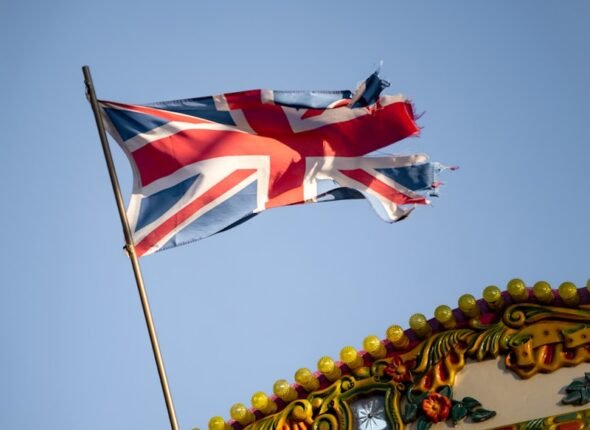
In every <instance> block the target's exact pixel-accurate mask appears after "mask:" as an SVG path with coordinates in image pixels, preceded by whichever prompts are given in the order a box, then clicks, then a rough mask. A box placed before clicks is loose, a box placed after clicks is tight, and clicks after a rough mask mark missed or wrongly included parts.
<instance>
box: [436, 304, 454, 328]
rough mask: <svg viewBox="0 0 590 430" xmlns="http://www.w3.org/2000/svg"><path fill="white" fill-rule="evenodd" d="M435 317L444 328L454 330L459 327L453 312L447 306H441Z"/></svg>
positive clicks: (437, 309)
mask: <svg viewBox="0 0 590 430" xmlns="http://www.w3.org/2000/svg"><path fill="white" fill-rule="evenodd" d="M434 317H435V318H436V320H437V321H438V322H439V323H441V324H442V326H443V327H444V328H447V329H448V328H453V327H455V326H456V325H457V323H456V322H455V317H454V316H453V310H452V309H451V308H450V307H448V306H447V305H440V306H438V307H437V308H436V309H435V310H434Z"/></svg>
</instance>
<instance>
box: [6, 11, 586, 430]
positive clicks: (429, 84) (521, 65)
mask: <svg viewBox="0 0 590 430" xmlns="http://www.w3.org/2000/svg"><path fill="white" fill-rule="evenodd" d="M588 22H590V4H589V3H588V2H585V1H569V2H558V1H547V2H537V1H520V2H512V1H496V2H487V3H484V2H471V1H449V2H424V1H414V2H399V1H390V0H387V1H385V0H383V1H375V2H370V3H369V2H366V3H361V2H358V3H357V2H350V1H326V2H320V1H313V2H312V1H302V2H289V1H251V2H242V1H233V2H229V1H216V2H213V1H202V2H195V1H170V2H165V3H164V2H155V1H152V0H146V1H128V2H124V1H114V0H104V1H100V2H96V1H95V2H90V1H74V0H71V1H63V0H55V1H51V2H46V1H40V0H38V1H28V0H23V1H3V2H2V3H1V5H0V52H2V64H1V66H0V77H1V79H0V95H1V97H2V103H1V104H0V118H2V124H3V135H2V156H1V157H0V163H1V169H0V179H1V182H2V196H3V206H2V207H3V210H2V211H1V212H0V219H1V221H2V226H3V229H2V237H3V242H4V243H3V246H2V250H1V251H0V264H1V270H0V340H1V342H2V343H1V344H2V353H1V354H0V369H2V372H3V378H2V379H3V381H2V384H0V405H2V406H1V407H0V428H3V429H19V430H21V429H22V430H28V429H31V430H33V429H35V430H36V429H40V428H43V429H57V428H60V429H82V428H84V429H88V430H91V429H106V428H108V429H139V428H141V429H145V430H148V429H164V428H167V425H168V421H167V416H166V412H165V408H164V402H163V399H162V395H161V392H160V387H159V382H158V379H157V375H156V370H155V365H154V363H153V360H152V355H151V349H150V346H149V341H148V337H147V333H146V329H145V325H144V321H143V316H142V314H141V309H140V305H139V299H138V296H137V293H136V290H135V286H134V284H133V278H132V272H131V268H130V265H129V262H128V260H127V259H126V257H125V256H124V254H123V252H122V245H123V238H122V233H121V228H120V225H119V220H118V216H117V213H116V209H115V204H114V200H113V197H112V192H111V189H110V185H109V183H108V178H107V173H106V169H105V165H104V161H103V159H102V154H101V150H100V146H99V141H98V137H97V133H96V129H95V125H94V119H93V117H92V113H91V110H90V108H89V106H88V104H87V102H86V100H85V98H84V86H83V81H82V74H81V71H80V68H81V66H82V65H84V64H89V65H90V66H91V69H92V72H93V76H94V80H95V85H96V87H97V91H98V95H99V97H102V98H106V99H112V100H120V101H126V102H137V103H141V102H149V101H157V100H166V99H173V98H185V97H194V96H202V95H210V94H217V93H221V92H227V91H235V90H242V89H249V88H271V89H343V88H354V86H355V85H356V83H357V82H359V81H360V80H362V79H363V78H365V77H366V76H368V74H370V73H371V72H372V71H373V70H374V67H375V66H376V65H377V64H378V62H379V61H380V60H383V61H384V67H383V70H382V75H383V77H384V78H386V79H388V80H389V81H391V83H392V86H391V88H390V89H389V92H390V93H397V92H403V93H404V94H406V95H408V96H410V97H411V98H412V99H413V100H414V102H415V104H416V106H417V109H418V110H419V111H422V110H423V111H426V114H425V115H424V116H423V118H422V119H421V120H420V124H421V125H422V126H423V127H424V129H423V132H422V135H421V137H420V138H419V139H410V140H408V141H404V142H401V143H399V144H398V145H397V146H398V148H397V149H398V151H399V152H403V153H411V152H426V153H429V154H430V155H431V157H432V159H435V160H439V161H442V162H445V163H448V164H458V165H460V166H461V169H460V170H459V171H457V172H455V173H452V174H447V175H446V176H445V178H444V180H445V182H447V184H448V186H447V187H445V188H444V189H443V192H442V196H441V198H440V199H438V200H435V202H434V205H433V206H432V207H429V208H419V210H417V211H416V212H415V213H414V214H413V215H412V216H411V217H410V218H409V219H408V220H407V221H404V222H402V223H398V224H395V225H389V224H386V223H384V222H382V221H381V220H380V219H378V217H377V216H376V215H375V214H374V213H373V211H372V210H371V209H370V208H369V206H368V204H367V203H366V202H364V201H353V202H340V203H334V204H324V205H308V206H305V207H294V208H284V209H276V210H271V211H268V212H266V213H264V214H262V215H261V216H259V217H256V219H254V220H253V221H250V222H248V223H247V224H244V225H243V226H241V227H240V228H237V229H234V230H232V231H230V232H227V233H224V234H222V235H218V236H216V237H213V238H210V239H206V240H204V241H202V242H199V243H196V244H193V245H190V246H185V247H181V248H177V249H173V250H170V251H165V252H163V253H160V254H157V255H154V256H150V257H146V258H145V259H143V260H142V265H143V269H144V275H145V278H146V283H147V287H148V293H149V295H150V299H151V303H152V308H153V313H154V317H155V320H156V324H157V328H158V332H159V337H160V342H161V346H162V350H163V354H164V358H165V360H166V365H167V370H168V374H169V379H170V384H171V388H172V392H173V396H174V400H175V403H176V407H177V412H178V416H179V420H180V423H181V427H182V428H183V429H190V428H192V427H197V426H198V427H201V428H202V429H206V426H207V421H208V419H209V418H210V417H211V416H213V415H222V416H225V417H227V416H229V407H230V406H231V405H232V404H233V403H235V402H246V403H249V399H250V396H251V395H252V394H253V393H254V392H256V391H258V390H263V391H266V392H268V393H270V391H271V388H272V384H273V382H274V381H275V380H276V379H280V378H286V379H289V380H293V373H294V372H295V370H297V368H299V367H303V366H306V367H311V368H314V367H315V363H316V361H317V359H318V358H319V357H320V356H322V355H331V356H334V357H336V356H337V355H338V352H339V351H340V349H341V348H342V347H343V346H345V345H349V344H350V345H353V346H356V347H359V348H360V347H361V344H362V340H363V338H364V337H365V336H366V335H369V334H377V335H379V336H381V337H384V332H385V329H386V328H387V327H388V326H389V325H390V324H393V323H396V324H401V325H404V326H406V325H407V320H408V317H409V315H411V314H412V313H415V312H423V313H425V314H426V315H427V316H432V313H433V310H434V308H435V307H436V306H437V305H439V304H449V305H451V306H453V307H455V306H456V300H457V298H458V297H459V296H460V295H461V294H463V293H472V294H474V295H476V296H480V295H481V291H482V289H483V288H484V287H485V286H487V285H489V284H497V285H499V286H500V287H502V288H504V287H505V284H506V282H507V281H508V280H510V279H511V278H513V277H520V278H523V279H524V280H525V281H526V282H527V283H528V284H533V283H534V282H536V281H537V280H541V279H543V280H547V281H549V282H550V283H552V285H554V286H555V287H557V286H558V285H559V283H561V282H563V281H566V280H570V281H573V282H575V283H576V284H578V285H580V286H581V285H584V284H585V282H586V280H587V279H588V278H589V277H590V269H589V267H590V265H589V263H590V222H589V212H590V196H589V194H588V163H589V162H590V148H589V144H590V139H589V138H590V133H589V125H590V121H589V120H590V107H589V103H588V100H590V86H589V84H588V77H589V76H590V45H589V44H588V40H589V38H590V26H588ZM113 152H114V155H115V158H116V163H117V166H118V169H119V176H120V180H121V184H122V187H123V190H124V194H125V195H126V196H127V195H129V191H130V187H131V173H130V169H129V168H128V166H127V163H126V160H125V159H124V157H123V155H122V153H121V152H120V150H119V149H118V148H116V147H113Z"/></svg>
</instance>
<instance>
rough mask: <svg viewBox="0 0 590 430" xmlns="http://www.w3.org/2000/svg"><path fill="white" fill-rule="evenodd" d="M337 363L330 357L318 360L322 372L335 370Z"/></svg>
mask: <svg viewBox="0 0 590 430" xmlns="http://www.w3.org/2000/svg"><path fill="white" fill-rule="evenodd" d="M335 366H336V363H334V360H332V359H331V358H330V357H322V358H320V359H319V360H318V370H319V371H320V372H322V373H324V374H325V373H330V372H332V371H333V370H334V367H335Z"/></svg>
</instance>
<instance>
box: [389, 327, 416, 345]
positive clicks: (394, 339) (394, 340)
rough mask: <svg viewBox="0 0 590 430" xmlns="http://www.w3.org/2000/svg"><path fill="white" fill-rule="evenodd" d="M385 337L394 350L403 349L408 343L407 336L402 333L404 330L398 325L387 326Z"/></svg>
mask: <svg viewBox="0 0 590 430" xmlns="http://www.w3.org/2000/svg"><path fill="white" fill-rule="evenodd" d="M385 336H387V340H389V341H390V342H391V344H392V345H393V346H394V347H395V348H399V349H401V348H405V347H406V346H408V343H409V342H410V340H409V339H408V336H406V334H405V333H404V329H403V328H401V327H400V326H399V325H392V326H389V327H388V328H387V331H386V332H385Z"/></svg>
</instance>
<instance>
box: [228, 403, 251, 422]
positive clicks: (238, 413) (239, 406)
mask: <svg viewBox="0 0 590 430" xmlns="http://www.w3.org/2000/svg"><path fill="white" fill-rule="evenodd" d="M229 414H230V416H231V417H232V418H233V419H234V420H236V421H241V420H243V419H244V418H246V417H247V415H248V408H246V406H245V405H244V404H243V403H236V404H234V405H233V406H232V407H231V409H230V410H229Z"/></svg>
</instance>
